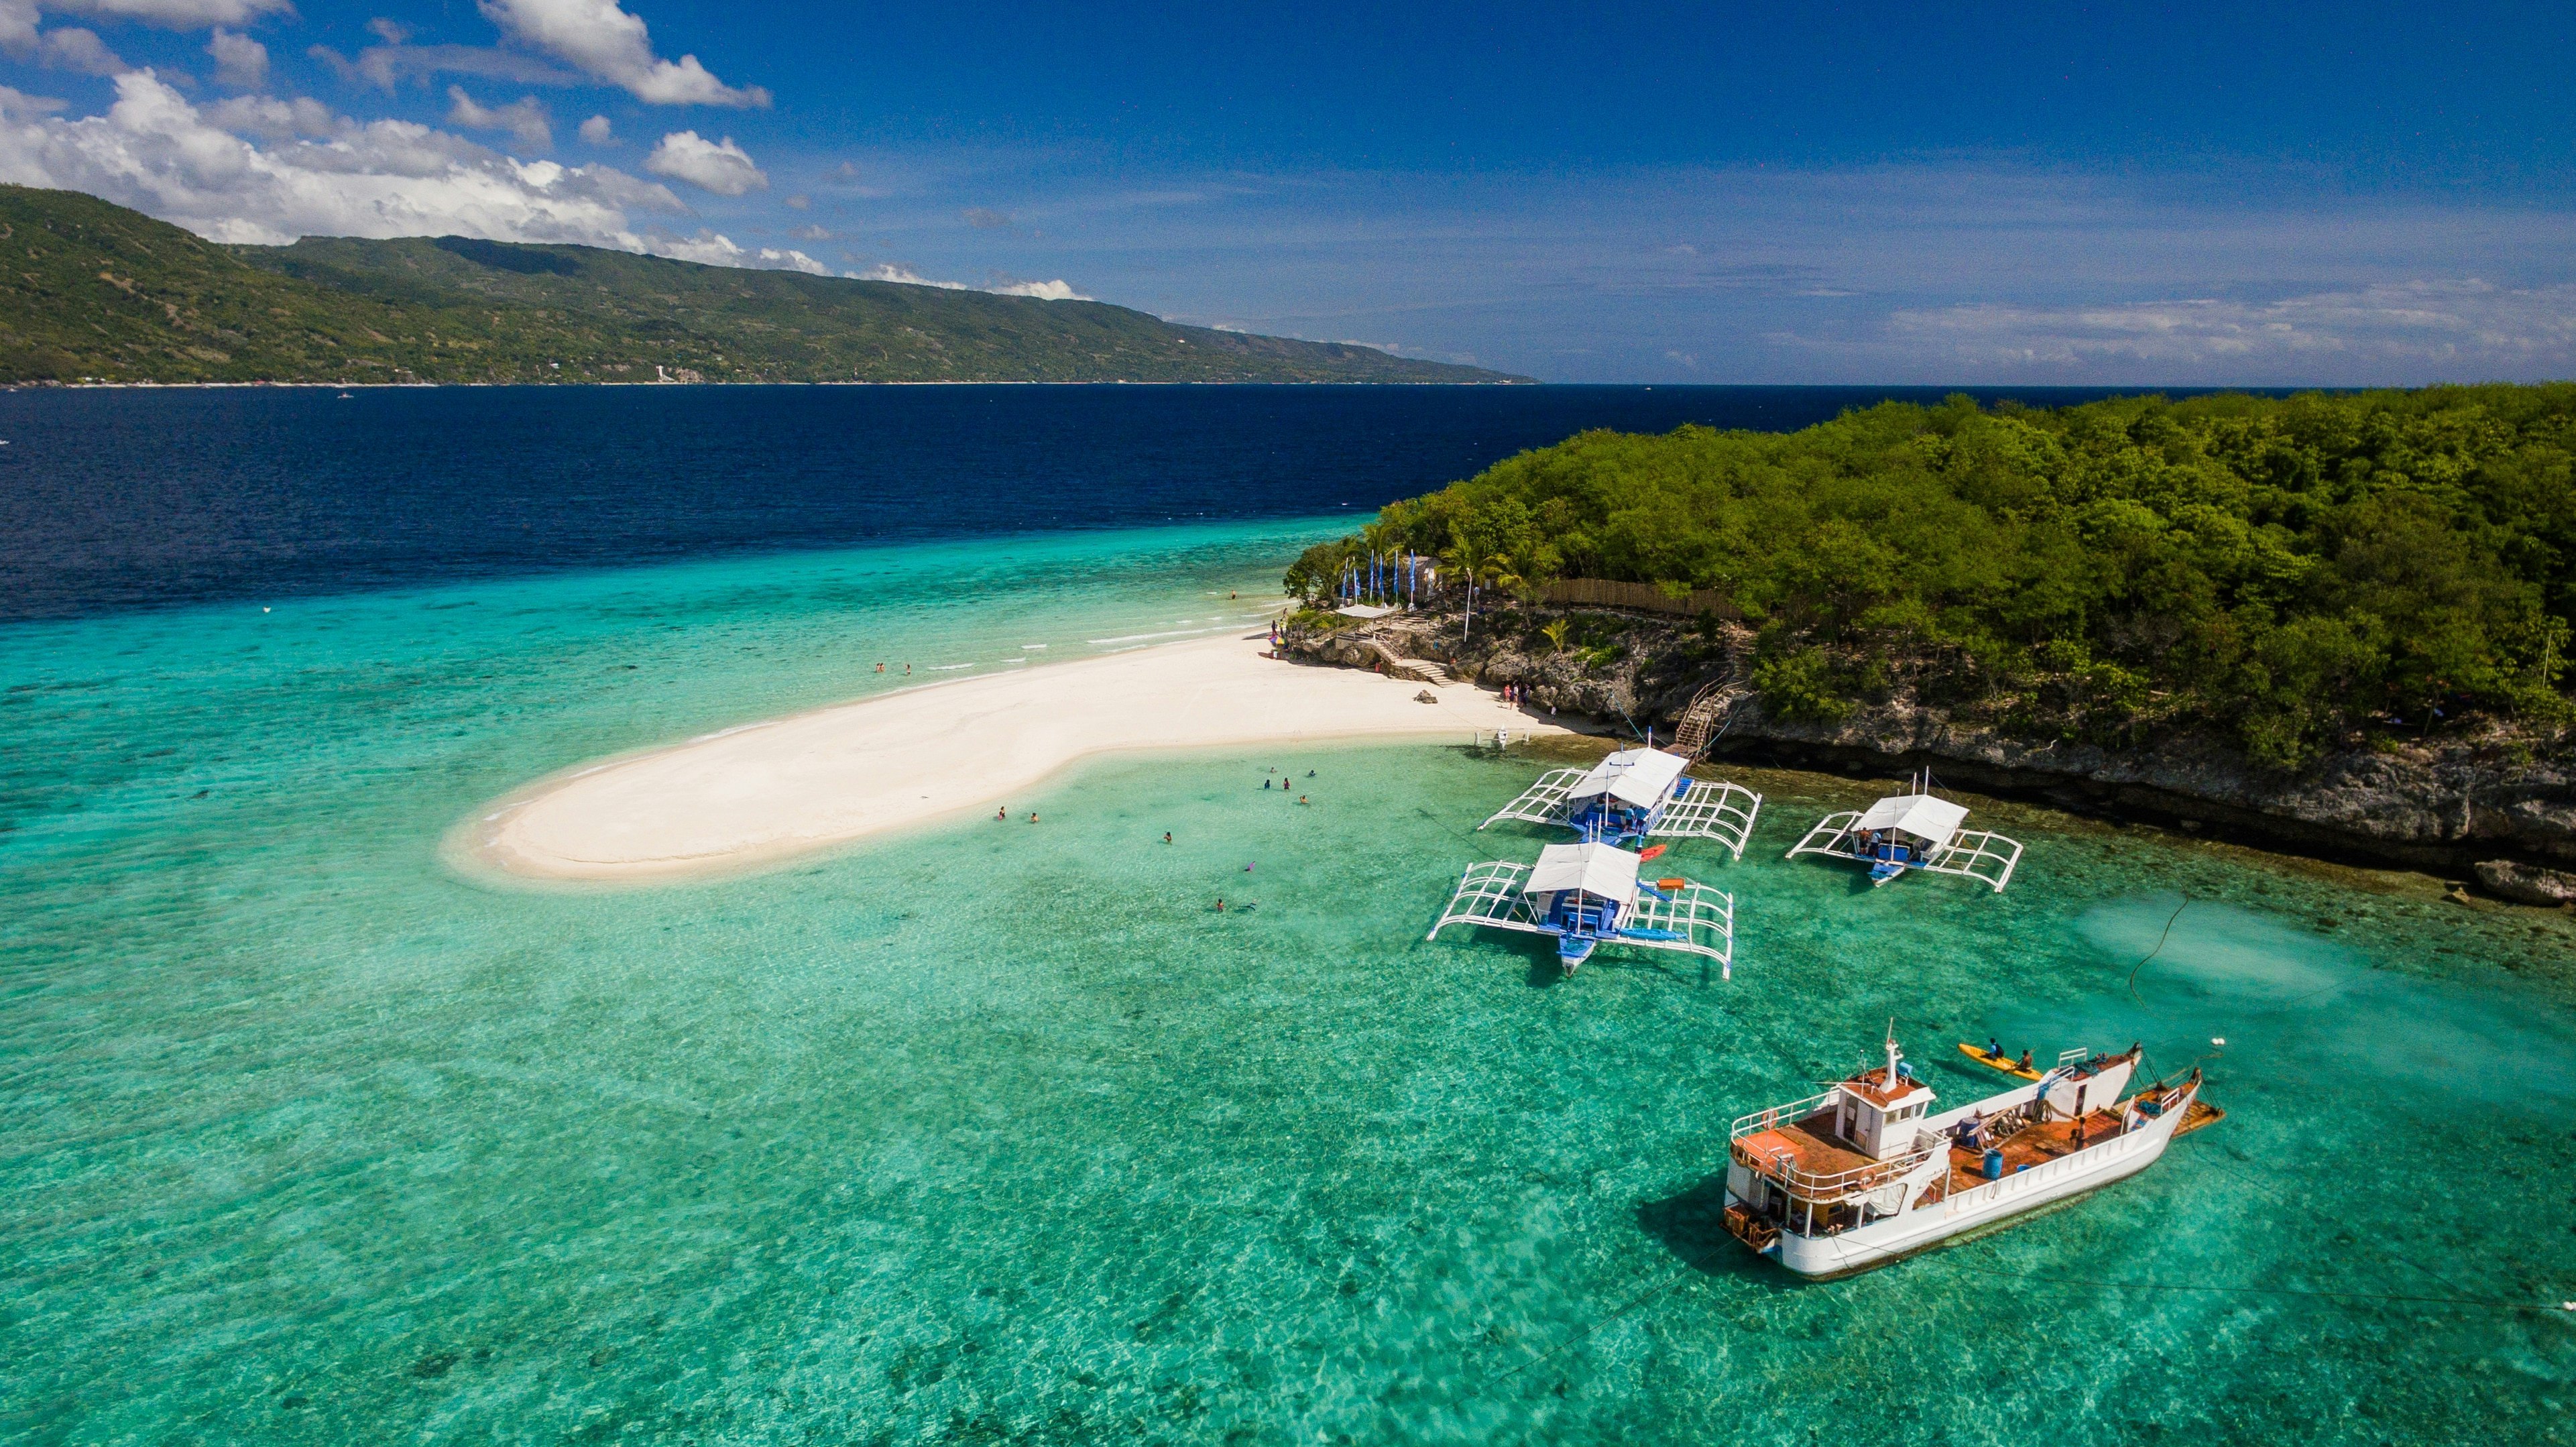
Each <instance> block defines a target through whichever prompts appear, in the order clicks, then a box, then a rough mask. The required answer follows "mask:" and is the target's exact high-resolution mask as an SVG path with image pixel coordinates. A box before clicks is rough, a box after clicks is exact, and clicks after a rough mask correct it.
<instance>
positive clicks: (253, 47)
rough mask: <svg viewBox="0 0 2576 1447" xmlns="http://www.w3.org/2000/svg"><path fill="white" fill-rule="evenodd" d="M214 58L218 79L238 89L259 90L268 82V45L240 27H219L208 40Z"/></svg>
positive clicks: (209, 49) (207, 48) (209, 53)
mask: <svg viewBox="0 0 2576 1447" xmlns="http://www.w3.org/2000/svg"><path fill="white" fill-rule="evenodd" d="M206 54H208V55H211V56H213V57H214V58H215V79H216V80H217V81H219V82H221V83H223V84H225V85H228V86H231V87H232V88H233V89H235V90H257V89H259V88H260V87H261V86H264V85H266V84H268V47H267V46H265V45H262V44H260V43H259V42H258V41H256V40H253V39H251V38H250V37H249V36H247V35H244V34H242V33H241V32H240V31H238V30H225V29H221V28H218V29H217V30H216V31H215V33H214V35H213V36H212V37H211V38H209V39H208V40H207V41H206Z"/></svg>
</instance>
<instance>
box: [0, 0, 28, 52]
mask: <svg viewBox="0 0 2576 1447" xmlns="http://www.w3.org/2000/svg"><path fill="white" fill-rule="evenodd" d="M35 49H36V0H0V51H7V52H8V53H9V54H11V55H32V54H34V53H35Z"/></svg>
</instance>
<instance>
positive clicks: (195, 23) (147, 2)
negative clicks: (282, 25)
mask: <svg viewBox="0 0 2576 1447" xmlns="http://www.w3.org/2000/svg"><path fill="white" fill-rule="evenodd" d="M45 3H46V6H47V8H49V9H53V10H68V11H70V12H72V13H73V14H76V15H95V16H97V17H98V18H100V19H101V20H139V21H141V22H143V23H144V24H146V25H158V26H160V27H162V28H163V29H165V30H202V29H204V28H205V27H207V26H209V25H247V24H249V23H250V22H251V21H253V20H256V19H258V18H259V17H261V16H263V15H274V14H290V15H291V14H293V13H294V11H295V7H294V6H293V5H291V4H289V3H288V0H45Z"/></svg>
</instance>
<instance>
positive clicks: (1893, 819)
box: [1852, 794, 1968, 844]
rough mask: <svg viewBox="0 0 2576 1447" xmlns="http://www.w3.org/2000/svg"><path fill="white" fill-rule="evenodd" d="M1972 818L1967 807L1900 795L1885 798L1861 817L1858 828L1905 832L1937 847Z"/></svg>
mask: <svg viewBox="0 0 2576 1447" xmlns="http://www.w3.org/2000/svg"><path fill="white" fill-rule="evenodd" d="M1967 817H1968V809H1967V806H1966V805H1964V804H1953V803H1951V802H1950V801H1949V800H1947V799H1935V798H1933V797H1932V796H1931V795H1929V794H1900V795H1898V796H1897V797H1895V798H1893V799H1881V800H1879V801H1878V802H1877V803H1875V804H1872V805H1870V806H1869V809H1868V811H1867V812H1866V813H1864V814H1862V815H1861V816H1860V822H1859V823H1857V824H1854V825H1853V826H1852V827H1853V828H1855V829H1902V830H1904V831H1905V832H1906V833H1908V834H1911V835H1913V836H1914V837H1915V838H1917V839H1922V840H1925V841H1928V842H1930V843H1933V844H1946V843H1948V842H1949V840H1950V836H1951V835H1953V834H1956V833H1958V832H1959V821H1961V820H1963V819H1965V818H1967Z"/></svg>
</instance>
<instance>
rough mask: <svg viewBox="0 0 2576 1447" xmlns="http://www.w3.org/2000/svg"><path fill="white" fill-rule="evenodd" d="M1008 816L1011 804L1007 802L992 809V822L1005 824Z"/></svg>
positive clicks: (1007, 821)
mask: <svg viewBox="0 0 2576 1447" xmlns="http://www.w3.org/2000/svg"><path fill="white" fill-rule="evenodd" d="M1010 818H1011V806H1010V805H1008V804H1005V805H1003V806H1002V807H1001V808H999V809H996V810H994V811H993V822H994V823H996V824H1007V823H1009V822H1010Z"/></svg>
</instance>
